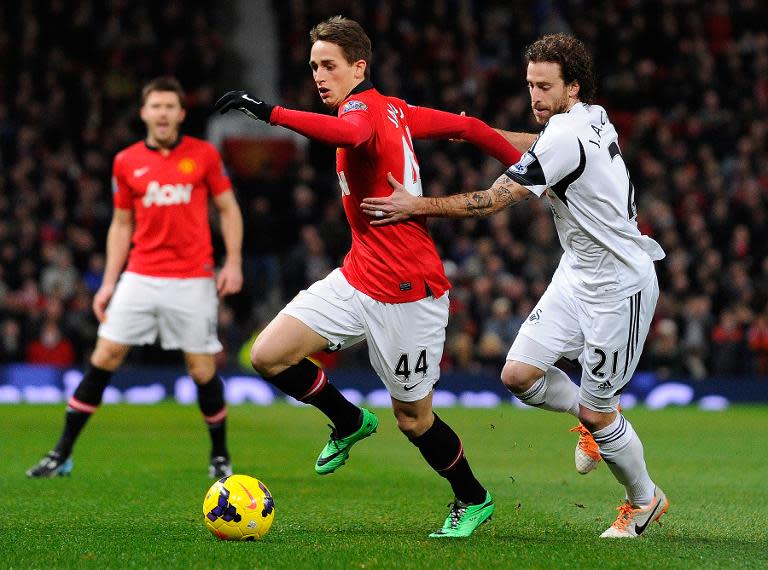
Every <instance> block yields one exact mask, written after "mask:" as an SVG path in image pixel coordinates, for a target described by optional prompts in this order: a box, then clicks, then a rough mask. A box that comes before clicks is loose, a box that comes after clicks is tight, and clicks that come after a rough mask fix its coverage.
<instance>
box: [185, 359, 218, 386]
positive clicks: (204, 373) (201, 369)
mask: <svg viewBox="0 0 768 570" xmlns="http://www.w3.org/2000/svg"><path fill="white" fill-rule="evenodd" d="M187 373H189V376H190V377H191V378H192V380H194V381H195V383H196V384H205V383H207V382H208V381H209V380H210V379H211V378H213V375H214V374H215V373H216V366H215V364H214V363H213V362H211V363H210V364H208V363H195V364H189V365H187Z"/></svg>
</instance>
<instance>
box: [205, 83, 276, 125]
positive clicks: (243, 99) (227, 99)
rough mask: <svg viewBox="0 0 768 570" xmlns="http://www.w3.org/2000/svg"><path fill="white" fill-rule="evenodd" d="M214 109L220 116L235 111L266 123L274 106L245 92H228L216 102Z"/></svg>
mask: <svg viewBox="0 0 768 570" xmlns="http://www.w3.org/2000/svg"><path fill="white" fill-rule="evenodd" d="M214 108H215V109H216V110H217V111H218V112H219V113H221V114H222V115H223V114H224V113H226V112H227V111H229V110H230V109H237V110H238V111H242V112H243V113H245V114H246V115H248V116H249V117H251V118H252V119H257V120H262V121H265V122H267V123H268V122H269V117H270V115H271V114H272V109H274V108H275V106H274V105H270V104H269V103H265V102H264V101H262V100H261V99H259V98H258V97H252V96H251V95H248V93H246V92H245V91H228V92H226V93H225V94H224V95H222V96H221V97H220V98H219V100H218V101H216V104H215V105H214Z"/></svg>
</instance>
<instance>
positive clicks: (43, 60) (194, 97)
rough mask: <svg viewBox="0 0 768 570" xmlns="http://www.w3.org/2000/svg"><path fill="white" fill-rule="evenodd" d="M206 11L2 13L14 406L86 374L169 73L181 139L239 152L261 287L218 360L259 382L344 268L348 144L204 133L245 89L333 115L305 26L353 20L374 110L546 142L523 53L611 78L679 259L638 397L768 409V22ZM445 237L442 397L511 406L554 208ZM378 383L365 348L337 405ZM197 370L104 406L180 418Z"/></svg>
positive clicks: (58, 391)
mask: <svg viewBox="0 0 768 570" xmlns="http://www.w3.org/2000/svg"><path fill="white" fill-rule="evenodd" d="M213 4H214V3H212V2H192V1H189V2H162V3H158V2H127V1H122V0H113V1H110V2H96V1H88V0H80V1H77V0H72V1H67V0H55V1H50V2H42V1H40V2H36V1H26V2H25V1H20V2H10V3H3V4H2V5H0V22H2V27H1V28H0V60H1V61H2V66H3V73H2V76H1V78H0V400H3V401H8V402H13V401H41V402H42V401H58V400H61V399H63V395H62V394H63V391H65V390H66V389H67V386H71V385H72V382H73V381H76V378H77V374H78V373H77V370H79V369H82V367H83V365H84V363H85V362H87V358H88V353H89V350H91V349H92V347H93V345H94V342H95V334H96V321H95V319H94V317H93V315H92V312H91V309H90V305H91V298H92V295H93V293H94V292H95V291H96V289H97V288H98V286H99V283H100V279H101V273H102V270H103V265H104V255H103V252H104V243H105V239H106V231H107V228H108V225H109V221H110V218H111V210H112V208H111V193H110V168H111V161H112V158H113V156H114V154H115V152H116V151H117V150H119V149H120V148H122V147H124V146H126V145H128V144H130V143H131V142H133V141H135V140H137V139H138V138H140V137H141V136H142V132H143V130H142V125H141V123H140V121H139V120H138V116H137V113H138V106H139V100H138V93H139V90H140V88H141V85H142V84H143V83H144V82H145V81H147V80H148V79H150V78H152V77H154V76H156V75H160V74H173V75H176V76H177V77H178V78H179V79H180V80H181V81H182V83H183V85H184V86H185V87H186V89H187V90H188V94H189V114H188V119H187V121H186V123H185V132H186V133H188V134H191V135H196V136H207V137H209V138H210V139H211V140H212V141H213V142H214V143H215V144H217V145H218V146H219V147H220V148H221V149H222V151H223V153H224V156H225V161H226V162H227V165H228V168H229V169H230V174H231V175H232V177H233V182H234V185H235V187H236V190H237V196H238V199H239V201H240V204H241V207H242V209H243V214H244V218H245V224H246V231H245V243H244V272H245V276H246V284H245V287H244V291H243V293H241V294H239V295H237V296H235V297H233V298H230V299H227V300H226V301H225V302H224V303H223V304H222V307H221V314H220V327H221V328H220V335H221V339H222V342H223V343H224V345H225V350H224V352H223V353H222V354H220V355H219V364H220V366H221V367H222V369H223V370H224V371H225V372H224V377H225V378H230V379H231V378H232V377H233V376H238V377H240V378H241V379H243V378H244V377H245V375H246V374H247V370H244V369H243V368H242V367H241V365H240V360H239V359H238V353H239V351H240V349H241V347H243V346H247V345H248V344H249V343H248V339H249V338H250V337H251V336H252V335H253V333H254V332H256V331H258V330H260V328H261V327H263V325H264V324H265V323H266V322H268V320H269V319H270V318H271V317H272V316H273V315H274V314H275V312H276V311H277V310H279V309H280V308H281V307H282V305H283V304H284V303H285V302H286V301H287V300H289V299H290V298H291V297H292V296H293V295H294V294H295V293H296V292H297V291H298V290H299V289H301V288H302V287H304V286H306V285H307V284H309V283H311V282H312V281H314V280H316V279H318V278H320V277H322V276H324V275H325V274H326V273H327V272H328V271H329V270H330V269H332V268H333V267H335V266H336V265H338V264H339V262H340V260H341V259H342V257H343V254H344V253H345V251H346V249H347V246H348V240H349V235H348V229H347V227H346V222H345V221H344V220H343V213H342V210H341V207H340V201H339V196H338V193H339V192H338V187H337V181H336V178H335V173H334V171H333V166H332V164H333V156H334V155H333V152H334V151H333V149H331V148H328V147H323V146H322V145H319V144H313V143H307V141H305V140H303V139H301V138H300V137H296V136H293V135H292V134H291V133H289V132H288V131H285V130H282V129H274V128H273V129H269V128H268V127H265V126H259V125H256V124H254V123H253V122H252V121H248V120H246V119H245V118H242V117H239V116H238V117H234V116H229V115H228V116H227V117H223V118H219V117H211V108H212V103H213V101H215V99H216V97H217V96H218V95H219V94H221V93H223V92H224V91H226V90H229V89H233V88H241V87H242V88H247V89H249V90H251V91H252V92H253V93H255V94H258V95H260V96H262V97H264V98H265V99H267V100H269V101H271V102H275V103H281V104H285V105H286V106H291V107H295V108H301V109H314V110H317V111H322V109H321V105H320V102H319V98H318V97H317V95H316V91H315V89H314V87H313V84H312V81H311V75H310V72H309V69H308V66H307V57H308V50H309V43H308V37H307V32H308V30H309V28H310V27H311V26H312V25H313V24H314V23H316V22H317V21H319V20H320V19H322V18H325V17H327V16H330V15H333V14H336V13H343V14H345V15H347V16H350V17H352V18H355V19H357V20H358V21H360V22H361V23H362V24H363V26H364V27H365V28H366V30H367V31H368V32H369V34H370V36H371V39H372V41H373V45H374V61H373V68H372V69H373V80H374V83H375V84H376V85H377V87H378V88H379V89H380V90H381V91H382V92H385V93H391V94H395V95H398V96H401V97H403V98H405V99H406V100H408V101H409V102H410V103H412V104H417V105H428V106H435V107H438V108H442V109H445V110H449V111H453V112H460V111H466V112H467V113H468V114H471V115H476V116H479V117H481V118H483V119H484V120H486V121H487V122H488V123H489V124H491V125H492V126H497V127H501V128H505V129H510V130H534V129H535V126H534V124H533V123H532V122H531V120H530V112H529V108H528V95H527V91H526V89H525V84H524V63H523V61H522V58H521V54H522V51H523V49H524V47H525V46H526V45H527V44H528V43H530V42H531V41H532V40H533V39H535V38H536V37H537V36H538V35H540V34H542V33H546V32H556V31H566V32H572V33H575V34H576V35H578V36H579V37H580V38H581V39H583V40H585V41H586V42H587V43H588V45H589V47H590V48H591V49H592V51H593V53H594V55H595V60H596V70H597V73H598V99H597V101H598V102H599V103H600V104H603V105H604V106H606V108H607V109H608V111H609V113H610V114H611V117H612V120H613V121H614V123H616V125H617V127H618V129H619V132H620V133H621V136H622V138H621V145H622V151H623V154H624V157H625V159H626V160H627V162H628V164H629V168H630V172H631V174H632V179H633V182H634V185H635V187H636V189H637V202H638V208H639V212H640V215H639V224H640V226H641V228H642V230H643V231H644V232H645V233H648V234H650V235H652V236H653V237H654V238H655V239H657V240H658V241H659V242H660V243H661V244H662V245H663V247H664V249H665V250H666V252H667V258H666V259H665V260H664V261H662V262H661V263H659V264H658V271H659V277H660V285H661V291H662V293H661V297H660V300H659V305H658V308H657V311H656V317H655V321H654V325H653V327H652V330H651V334H650V336H649V339H648V341H647V344H646V349H645V352H644V356H643V360H642V361H641V365H640V369H641V370H642V371H643V372H641V373H639V374H638V377H637V378H636V379H635V381H634V384H635V388H634V390H635V392H634V394H635V395H637V396H640V397H643V398H646V397H647V396H648V395H649V394H650V393H651V392H652V390H653V389H654V388H655V387H657V386H658V385H659V384H662V383H664V382H668V384H664V386H667V387H670V386H671V387H674V389H673V390H672V391H671V392H669V393H668V394H667V396H665V398H666V400H665V399H664V398H662V399H661V400H662V402H664V401H667V400H669V401H671V402H686V401H691V400H692V399H701V397H702V396H706V395H712V394H719V395H725V396H726V397H728V398H730V399H737V400H746V399H758V400H764V401H768V310H767V305H768V260H767V256H766V251H767V250H768V217H767V210H766V205H767V201H768V31H767V30H766V22H768V7H766V6H765V5H764V4H763V3H762V2H758V1H757V0H733V1H727V0H717V1H713V2H707V3H706V4H705V5H700V4H699V3H697V2H695V1H693V0H662V1H654V2H642V1H639V0H635V1H633V0H624V1H606V2H582V1H577V0H573V1H562V2H555V1H543V0H542V1H533V2H502V1H475V2H472V1H469V0H464V1H461V0H456V1H448V0H445V1H434V2H418V1H416V0H411V1H404V2H376V3H373V2H356V3H349V2H334V1H313V2H309V1H303V0H293V1H289V2H274V3H272V2H269V1H268V0H259V1H257V2H247V1H245V0H241V1H239V2H233V3H222V4H224V5H222V6H217V7H213ZM230 115H231V114H230ZM417 153H418V156H419V160H420V163H421V171H422V176H423V179H424V185H425V193H427V194H430V195H441V194H447V193H453V192H458V191H465V190H470V189H477V188H481V187H484V186H485V185H487V184H488V183H490V182H491V181H492V180H493V179H495V178H496V176H497V175H498V173H499V172H501V168H502V167H501V165H499V164H498V163H496V162H495V161H494V160H493V159H489V158H486V157H484V156H482V155H480V154H479V153H477V152H476V151H475V150H474V149H472V148H471V147H469V146H468V145H463V144H460V143H429V144H418V143H417ZM431 229H432V234H433V236H434V238H435V240H436V242H437V244H438V247H439V249H440V251H441V254H442V256H443V258H444V259H445V263H446V268H447V270H448V274H449V277H450V278H451V280H452V282H453V284H454V288H453V290H452V293H451V303H452V304H451V319H450V322H449V330H448V340H447V343H446V351H445V358H444V362H443V370H444V372H445V381H444V382H443V386H444V387H447V388H449V390H451V389H453V388H455V389H453V393H454V395H455V394H457V393H458V391H459V390H460V387H462V386H463V387H464V388H467V387H469V388H472V389H476V390H477V394H480V392H487V393H486V395H488V394H495V395H496V397H500V396H502V395H503V391H501V389H500V384H499V382H498V381H497V380H496V379H497V377H498V372H499V370H500V369H501V366H502V363H503V359H504V356H505V354H506V351H507V348H508V346H509V344H510V342H511V340H512V339H513V338H514V335H515V333H516V331H517V328H518V327H519V325H520V323H521V322H522V320H523V319H525V318H526V317H527V315H528V312H529V310H530V309H531V307H532V305H533V303H534V302H535V300H536V299H537V298H538V296H539V295H540V294H541V293H542V292H543V290H544V288H545V287H546V285H547V283H548V279H549V277H550V275H551V273H552V271H553V270H554V267H555V266H556V263H557V260H558V258H559V255H560V246H559V243H558V241H557V236H556V233H555V231H554V226H553V224H552V221H551V214H550V213H549V209H548V208H547V207H546V205H545V204H544V203H542V202H532V203H526V204H524V205H521V206H519V207H515V208H513V209H509V210H507V211H505V212H503V213H500V214H498V215H496V216H494V217H492V218H489V219H486V220H475V219H472V220H466V221H452V220H433V221H431ZM218 245H219V250H220V249H221V248H220V244H218ZM366 365H367V351H366V350H365V349H364V348H362V349H358V350H354V351H351V352H346V353H343V354H341V355H338V356H337V358H336V359H335V360H334V361H331V362H329V363H328V366H329V367H331V368H333V369H334V373H333V374H334V376H335V377H337V378H339V379H340V383H341V384H342V385H343V386H346V387H348V388H355V389H357V390H359V391H360V392H361V393H362V392H366V393H367V392H368V391H370V390H374V389H375V387H377V386H378V385H377V383H376V380H375V378H373V377H372V376H371V374H370V372H368V371H365V372H359V371H358V370H359V369H364V368H365V367H366ZM166 367H170V368H166ZM568 371H569V372H573V373H575V372H576V371H575V370H568ZM73 375H74V376H73ZM181 375H182V367H181V358H180V356H179V355H178V354H173V353H164V352H161V351H159V350H157V349H155V348H151V347H149V348H144V349H139V350H136V351H134V353H133V354H132V356H131V358H130V360H129V363H128V366H127V367H126V368H124V369H123V370H122V371H121V372H120V373H119V374H118V375H117V377H116V380H115V386H116V388H115V391H114V392H113V393H112V396H111V397H108V398H107V399H108V401H109V400H110V399H111V400H112V401H117V400H120V399H123V398H124V399H126V400H129V401H131V398H132V396H131V394H134V395H135V399H136V401H150V400H153V399H156V398H161V397H164V396H166V395H175V396H176V397H177V399H179V400H181V401H184V399H185V396H184V394H185V390H186V388H185V386H187V383H186V382H185V381H184V379H183V378H182V379H181V380H179V377H180V376H181ZM73 378H74V379H75V380H73ZM230 383H231V384H232V385H235V384H236V382H230ZM137 385H138V388H139V390H138V391H134V392H129V390H130V389H131V388H132V387H137ZM158 386H159V387H160V388H158ZM248 386H250V387H248V388H247V389H246V394H250V396H248V395H246V397H245V398H244V399H245V400H248V399H250V400H252V401H258V398H259V396H257V395H256V394H258V393H261V392H260V388H259V386H260V385H259V384H249V385H248ZM229 395H232V393H231V391H230V393H228V396H229ZM451 401H453V400H450V398H448V400H447V401H446V402H447V403H450V402H451ZM461 401H463V402H464V403H467V404H468V405H472V404H473V403H475V404H477V403H479V404H482V403H483V402H486V401H487V400H485V399H483V397H479V396H478V397H477V398H475V399H472V397H465V398H464V399H463V400H461ZM490 401H491V402H493V401H495V400H494V399H493V398H491V400H490ZM718 402H719V400H715V401H714V403H712V405H714V406H718V405H719V404H718Z"/></svg>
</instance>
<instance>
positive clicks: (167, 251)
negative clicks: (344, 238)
mask: <svg viewBox="0 0 768 570" xmlns="http://www.w3.org/2000/svg"><path fill="white" fill-rule="evenodd" d="M184 116H185V97H184V91H183V90H182V87H181V85H180V84H179V82H178V81H177V80H176V79H174V78H171V77H161V78H157V79H155V80H153V81H151V82H150V83H148V84H147V85H146V86H145V87H144V89H143V91H142V107H141V119H142V121H144V123H145V124H146V127H147V136H146V138H145V139H144V140H143V141H140V142H137V143H135V144H133V145H131V146H129V147H128V148H126V149H124V150H123V151H122V152H120V153H118V154H117V156H116V157H115V161H114V166H113V172H112V174H113V179H112V180H113V193H114V206H115V210H114V213H113V216H112V223H111V225H110V227H109V233H108V235H107V262H106V268H105V271H104V279H103V282H102V285H101V287H100V288H99V290H98V291H97V292H96V295H95V296H94V298H93V310H94V312H95V313H96V317H97V318H98V320H99V322H100V323H101V324H100V326H99V332H98V336H99V338H98V341H97V342H96V348H95V349H94V351H93V354H92V355H91V366H90V367H89V368H88V370H87V371H86V372H85V374H84V376H83V379H82V380H81V382H80V384H79V385H78V386H77V389H76V390H75V392H74V394H73V395H72V397H71V398H70V400H69V402H68V406H67V413H66V419H65V424H64V431H63V433H62V435H61V438H60V439H59V441H58V443H57V444H56V446H55V447H54V449H53V450H52V451H50V452H49V453H48V454H47V455H46V456H45V457H43V459H42V460H41V461H40V462H39V463H38V464H37V465H36V466H35V467H32V468H31V469H29V470H28V471H27V475H28V476H30V477H53V476H56V475H66V474H69V473H70V471H71V470H72V458H71V455H72V448H73V447H74V444H75V441H76V439H77V437H78V436H79V434H80V431H81V430H82V428H83V427H84V426H85V424H86V422H87V421H88V419H89V418H90V416H91V415H92V414H93V413H94V412H95V411H96V410H97V409H98V407H99V405H100V404H101V400H102V397H103V394H104V390H105V389H106V387H107V385H108V384H109V382H110V379H111V378H112V374H113V372H114V371H115V370H117V368H118V367H119V366H120V365H121V364H122V363H123V360H124V359H125V357H126V356H127V354H128V352H129V350H130V347H131V346H134V345H141V344H151V343H153V342H155V340H156V338H157V337H158V335H159V336H160V342H161V345H162V347H163V348H164V349H178V348H180V349H181V350H182V351H183V352H184V359H185V362H186V366H187V371H188V372H189V375H190V376H191V377H192V379H193V380H194V381H195V382H196V383H197V388H198V403H199V405H200V410H201V412H202V414H203V417H204V419H205V422H206V423H207V425H208V430H209V433H210V436H211V443H212V451H211V460H210V465H209V468H208V470H209V475H210V476H211V477H216V478H219V477H223V476H225V475H231V474H232V465H231V462H230V458H229V452H228V451H227V443H226V431H225V426H226V417H227V408H226V405H225V402H224V384H223V382H222V380H221V378H220V377H219V376H218V374H217V373H216V366H215V362H214V355H215V354H216V353H217V352H219V351H220V350H221V348H222V347H221V343H220V342H219V339H218V337H217V332H216V325H217V314H218V298H217V292H218V294H219V295H222V296H223V295H229V294H232V293H237V292H238V291H239V290H240V288H241V287H242V284H243V276H242V269H241V246H242V238H243V220H242V216H241V214H240V207H239V206H238V204H237V201H236V199H235V195H234V192H233V191H232V185H231V183H230V181H229V178H228V177H227V176H226V174H225V172H224V168H223V164H222V162H221V157H220V156H219V153H218V151H217V150H216V149H215V148H214V147H213V146H212V145H211V144H209V143H207V142H205V141H202V140H199V139H196V138H193V137H189V136H182V135H181V134H180V133H179V128H180V126H181V123H182V121H183V120H184ZM210 197H212V198H213V203H214V205H215V206H216V209H217V210H218V211H219V217H220V220H221V231H222V234H223V238H224V245H225V248H226V260H225V263H224V266H223V267H222V269H221V271H220V272H219V274H218V276H215V274H214V265H213V245H212V243H211V232H210V227H209V225H208V200H209V198H210ZM131 246H132V247H131ZM126 260H127V263H128V264H127V267H126V269H125V272H123V273H122V274H121V272H122V271H123V267H124V266H125V265H126ZM118 278H119V281H118Z"/></svg>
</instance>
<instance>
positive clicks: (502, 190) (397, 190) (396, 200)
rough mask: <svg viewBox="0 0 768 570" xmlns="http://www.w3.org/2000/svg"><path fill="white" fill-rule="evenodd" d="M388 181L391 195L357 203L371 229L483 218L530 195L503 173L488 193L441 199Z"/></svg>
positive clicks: (484, 191) (393, 180)
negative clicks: (425, 219) (426, 219)
mask: <svg viewBox="0 0 768 570" xmlns="http://www.w3.org/2000/svg"><path fill="white" fill-rule="evenodd" d="M387 181H388V182H389V185H390V186H392V190H393V192H392V194H390V195H389V196H387V197H385V198H365V199H364V200H363V201H362V203H361V204H360V207H361V208H362V210H363V211H364V212H365V213H366V214H368V215H369V216H371V217H372V218H374V220H373V221H372V222H371V225H373V226H383V225H386V224H393V223H396V222H402V221H405V220H407V219H408V218H411V217H413V216H432V217H439V218H471V217H484V216H489V215H491V214H493V213H495V212H498V211H499V210H502V209H504V208H506V207H507V206H511V205H512V204H515V203H517V202H520V201H521V200H527V199H528V198H530V197H531V196H533V194H532V193H531V192H530V190H528V189H527V188H525V187H524V186H521V185H520V184H518V183H517V182H515V181H514V180H512V179H511V178H510V177H509V176H507V175H506V174H502V175H501V176H499V177H498V178H497V179H496V182H494V183H493V185H492V186H491V187H490V188H488V189H487V190H479V191H477V192H467V193H465V194H454V195H453V196H443V197H440V198H425V197H420V196H414V195H412V194H410V193H408V191H407V190H406V189H405V187H404V186H403V185H402V184H400V183H399V182H398V181H397V180H395V178H394V176H392V174H387Z"/></svg>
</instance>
